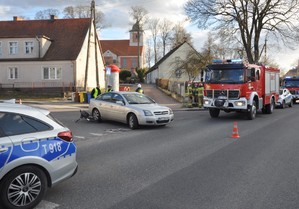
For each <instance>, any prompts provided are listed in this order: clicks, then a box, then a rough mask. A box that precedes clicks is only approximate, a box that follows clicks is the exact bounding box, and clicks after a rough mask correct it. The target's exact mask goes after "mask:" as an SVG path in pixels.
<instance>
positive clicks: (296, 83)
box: [285, 80, 299, 87]
mask: <svg viewBox="0 0 299 209" xmlns="http://www.w3.org/2000/svg"><path fill="white" fill-rule="evenodd" d="M285 86H286V87H299V80H285Z"/></svg>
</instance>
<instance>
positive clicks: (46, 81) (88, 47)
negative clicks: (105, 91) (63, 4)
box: [0, 15, 105, 92]
mask: <svg viewBox="0 0 299 209" xmlns="http://www.w3.org/2000/svg"><path fill="white" fill-rule="evenodd" d="M0 28H2V29H3V30H0V90H1V89H2V90H3V89H6V88H10V89H11V88H12V89H19V90H24V91H25V90H30V91H31V92H32V91H36V92H51V91H52V90H53V91H54V89H55V91H56V92H57V91H61V92H64V91H81V90H86V89H91V88H93V87H95V86H97V82H99V84H100V85H101V86H103V87H104V86H105V74H104V62H103V59H102V56H101V55H102V52H101V50H100V46H99V44H95V43H98V37H97V34H96V33H95V30H94V26H93V24H92V21H91V20H90V19H89V18H78V19H57V18H56V17H55V16H53V15H51V17H50V19H48V20H22V19H20V18H18V17H14V19H13V21H0ZM89 37H91V39H90V38H89ZM94 40H97V41H94ZM95 49H96V51H95Z"/></svg>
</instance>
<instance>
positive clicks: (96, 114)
mask: <svg viewBox="0 0 299 209" xmlns="http://www.w3.org/2000/svg"><path fill="white" fill-rule="evenodd" d="M92 118H93V119H94V120H95V121H98V122H101V121H102V116H101V113H100V111H99V110H98V109H94V110H93V111H92Z"/></svg>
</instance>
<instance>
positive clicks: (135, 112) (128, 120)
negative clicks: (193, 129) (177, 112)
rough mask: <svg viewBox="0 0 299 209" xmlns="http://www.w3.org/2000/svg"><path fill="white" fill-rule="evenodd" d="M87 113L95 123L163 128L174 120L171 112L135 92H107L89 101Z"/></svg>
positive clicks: (133, 127)
mask: <svg viewBox="0 0 299 209" xmlns="http://www.w3.org/2000/svg"><path fill="white" fill-rule="evenodd" d="M89 111H90V113H91V115H92V117H93V119H94V120H96V121H102V120H111V121H117V122H122V123H125V124H128V125H129V127H130V128H131V129H136V128H138V127H139V125H155V126H164V125H167V124H169V123H171V122H172V121H173V120H174V114H173V111H172V110H171V109H170V108H168V107H165V106H161V105H158V104H157V103H156V102H155V101H154V100H153V99H151V98H150V97H148V96H146V95H144V94H140V93H137V92H127V91H124V92H121V91H120V92H107V93H104V94H101V95H99V96H98V97H97V98H95V99H91V100H90V103H89Z"/></svg>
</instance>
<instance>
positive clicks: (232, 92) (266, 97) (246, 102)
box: [204, 59, 280, 120]
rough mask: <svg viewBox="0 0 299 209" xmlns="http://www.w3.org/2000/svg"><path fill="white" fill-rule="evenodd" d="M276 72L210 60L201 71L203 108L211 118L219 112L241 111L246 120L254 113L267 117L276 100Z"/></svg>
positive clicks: (239, 60)
mask: <svg viewBox="0 0 299 209" xmlns="http://www.w3.org/2000/svg"><path fill="white" fill-rule="evenodd" d="M279 72H280V71H279V69H276V68H271V67H266V66H263V65H255V64H248V63H245V62H243V61H242V60H241V59H232V60H214V61H213V63H212V64H210V65H208V66H207V68H206V70H205V86H204V89H205V91H204V107H205V108H208V109H209V113H210V116H211V117H212V118H217V117H218V116H219V113H220V111H221V110H222V111H224V112H232V111H236V112H244V113H245V114H246V115H247V118H248V119H250V120H252V119H254V118H255V117H256V113H257V111H258V110H261V111H262V112H263V113H267V114H271V113H272V112H273V110H274V107H275V103H276V101H277V100H278V97H279Z"/></svg>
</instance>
